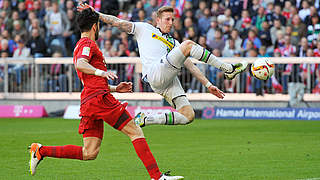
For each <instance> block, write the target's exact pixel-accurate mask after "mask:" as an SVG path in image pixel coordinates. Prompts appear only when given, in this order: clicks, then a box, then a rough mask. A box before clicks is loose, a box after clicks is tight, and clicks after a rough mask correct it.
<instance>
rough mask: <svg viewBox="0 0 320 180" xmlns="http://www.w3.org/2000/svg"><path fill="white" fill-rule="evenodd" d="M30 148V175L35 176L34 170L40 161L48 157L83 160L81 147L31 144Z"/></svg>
mask: <svg viewBox="0 0 320 180" xmlns="http://www.w3.org/2000/svg"><path fill="white" fill-rule="evenodd" d="M29 148H30V162H29V165H30V173H31V175H35V173H36V168H37V166H38V165H39V163H40V162H41V160H42V159H43V158H44V157H46V156H48V157H55V158H68V159H79V160H83V155H82V147H81V146H75V145H66V146H42V145H41V144H39V143H32V144H31V146H30V147H29Z"/></svg>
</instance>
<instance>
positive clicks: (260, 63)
mask: <svg viewBox="0 0 320 180" xmlns="http://www.w3.org/2000/svg"><path fill="white" fill-rule="evenodd" d="M251 73H252V75H253V76H254V77H255V78H257V79H260V80H267V79H269V78H270V77H271V76H272V75H273V73H274V64H273V63H272V62H271V60H270V59H267V58H259V59H257V60H256V61H255V62H254V63H253V64H252V65H251Z"/></svg>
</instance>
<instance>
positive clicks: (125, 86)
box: [109, 82, 132, 93]
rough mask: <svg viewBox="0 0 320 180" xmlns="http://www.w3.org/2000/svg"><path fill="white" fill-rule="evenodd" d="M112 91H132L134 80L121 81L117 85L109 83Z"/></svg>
mask: <svg viewBox="0 0 320 180" xmlns="http://www.w3.org/2000/svg"><path fill="white" fill-rule="evenodd" d="M109 89H110V91H111V92H118V93H127V92H132V82H121V83H119V84H118V85H117V86H112V85H109Z"/></svg>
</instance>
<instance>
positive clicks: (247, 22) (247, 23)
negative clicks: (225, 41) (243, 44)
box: [239, 18, 253, 39]
mask: <svg viewBox="0 0 320 180" xmlns="http://www.w3.org/2000/svg"><path fill="white" fill-rule="evenodd" d="M252 27H253V26H252V24H251V19H250V18H245V19H244V20H243V25H242V27H241V29H240V31H239V32H240V37H241V38H242V39H246V38H247V37H248V33H249V30H250V29H252Z"/></svg>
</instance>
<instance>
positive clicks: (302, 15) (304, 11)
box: [299, 1, 310, 21]
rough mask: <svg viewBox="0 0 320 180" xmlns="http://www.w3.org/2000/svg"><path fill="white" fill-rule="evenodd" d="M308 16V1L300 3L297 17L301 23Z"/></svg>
mask: <svg viewBox="0 0 320 180" xmlns="http://www.w3.org/2000/svg"><path fill="white" fill-rule="evenodd" d="M308 15H310V8H309V3H308V1H302V9H301V10H300V11H299V17H300V19H301V20H302V21H304V19H305V18H306V17H307V16H308Z"/></svg>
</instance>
